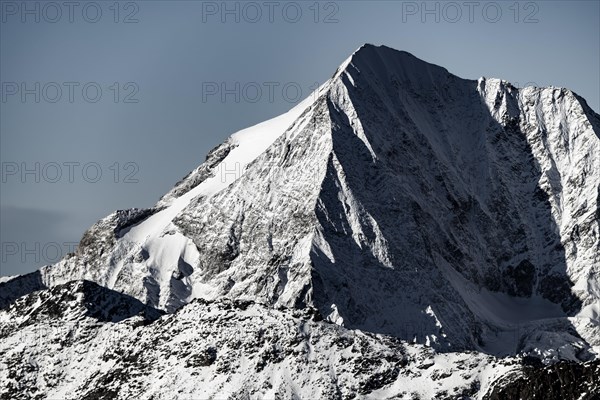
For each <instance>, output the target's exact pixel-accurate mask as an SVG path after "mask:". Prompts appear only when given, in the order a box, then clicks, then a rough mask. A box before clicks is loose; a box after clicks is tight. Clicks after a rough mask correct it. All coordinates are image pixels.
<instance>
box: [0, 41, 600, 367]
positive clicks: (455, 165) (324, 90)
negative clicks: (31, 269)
mask: <svg viewBox="0 0 600 400" xmlns="http://www.w3.org/2000/svg"><path fill="white" fill-rule="evenodd" d="M598 121H599V118H598V116H597V115H596V114H594V113H593V112H592V111H591V110H590V109H589V108H588V107H587V106H585V105H584V103H582V102H581V101H580V100H579V98H578V97H577V96H576V95H574V94H573V93H571V92H568V91H564V90H562V89H557V88H525V89H521V90H517V89H516V88H514V87H512V86H511V85H510V84H508V83H506V82H504V81H501V80H497V79H484V78H482V79H479V80H477V81H476V80H466V79H462V78H459V77H457V76H455V75H452V74H451V73H449V72H448V71H447V70H446V69H444V68H442V67H439V66H436V65H433V64H429V63H427V62H425V61H422V60H419V59H418V58H416V57H414V56H412V55H411V54H409V53H406V52H401V51H396V50H394V49H391V48H388V47H385V46H373V45H364V46H362V47H361V48H360V49H358V50H357V51H356V52H354V53H353V54H352V55H351V56H350V57H349V58H348V59H347V60H346V61H345V62H344V63H343V64H342V65H341V66H340V68H339V69H338V71H337V72H336V74H334V76H333V77H332V78H331V79H330V80H329V81H327V82H326V83H324V84H323V85H322V86H321V88H319V89H318V90H317V92H316V93H314V94H313V95H311V96H309V98H307V99H306V100H305V101H303V102H301V103H300V104H298V105H297V106H296V107H294V108H293V109H292V110H290V111H289V112H288V113H286V114H283V115H281V116H279V117H276V118H274V119H271V120H269V121H266V122H263V123H261V124H258V125H255V126H253V127H251V128H248V129H244V130H242V131H240V132H237V133H236V134H234V135H232V136H231V137H230V138H229V139H228V140H226V141H225V142H224V143H223V144H222V145H220V146H218V147H217V148H215V149H214V150H213V151H211V152H210V153H209V155H208V156H207V159H206V162H205V163H203V164H202V165H200V166H199V167H198V168H196V169H195V170H194V171H192V172H191V173H190V174H188V175H187V176H186V177H185V178H184V179H183V180H181V181H180V182H179V183H177V184H176V186H175V187H174V188H173V189H172V190H171V191H170V192H169V193H167V194H166V195H165V196H163V197H162V198H161V200H160V201H159V202H158V203H157V205H156V206H155V207H153V208H152V209H149V210H130V211H120V212H117V213H115V214H113V215H111V216H109V217H107V218H105V219H103V220H101V221H99V222H98V223H97V224H96V225H95V226H93V227H92V228H90V230H89V231H88V232H87V233H86V234H85V235H84V238H83V239H82V242H81V245H80V248H79V249H78V252H77V253H76V254H74V255H70V256H68V257H67V258H65V259H64V260H62V261H61V262H59V263H57V264H56V265H53V266H49V267H44V268H43V269H42V270H41V271H40V273H39V277H38V278H39V280H41V286H47V287H52V286H54V285H56V284H60V283H64V282H67V281H69V280H73V279H87V280H91V281H94V282H97V283H98V284H100V285H103V286H106V287H108V288H111V289H114V290H117V291H120V292H123V293H126V294H128V295H131V296H133V297H135V298H137V299H139V300H140V301H142V302H144V303H146V304H148V305H150V306H152V307H158V308H161V309H164V310H167V311H169V312H172V311H175V310H177V309H179V308H181V307H182V306H184V305H185V304H187V303H189V302H190V301H191V300H193V299H196V298H204V299H209V300H216V299H221V298H234V299H243V300H252V301H258V302H260V303H263V304H270V305H273V306H285V307H296V308H302V307H305V306H309V307H315V308H317V309H318V310H319V311H320V312H321V314H322V315H323V316H324V317H325V318H327V319H328V320H331V321H336V322H339V323H343V324H344V326H346V327H348V328H358V329H362V330H366V331H371V332H376V333H385V334H391V335H394V336H396V337H398V338H401V339H404V340H408V341H414V342H417V343H422V344H426V345H429V346H432V347H435V348H437V349H440V350H444V351H448V350H456V349H477V350H480V351H485V352H488V353H491V354H516V353H519V352H523V351H526V352H529V353H536V352H537V353H536V354H537V355H540V354H541V355H540V356H541V357H542V358H544V357H546V358H549V359H551V358H553V357H554V358H567V359H574V360H575V359H587V358H589V357H591V352H592V351H593V349H598V346H600V342H599V341H598V339H597V338H598V337H599V336H598V335H597V333H598V329H599V328H598V321H597V315H598V312H600V305H599V298H600V296H599V295H598V293H600V290H599V289H598V287H599V286H598V282H597V278H594V277H596V276H598V275H597V273H598V271H597V270H598V265H600V262H599V261H600V260H599V253H600V252H599V251H598V238H599V236H600V235H599V222H598V204H599V197H598V187H599V185H600V174H599V173H598V171H600V158H599V157H600V156H599V155H600V148H599V146H600V144H599V142H600V139H599V126H600V124H599V123H598ZM32 279H33V278H32ZM15 282H17V281H15ZM36 282H37V281H32V282H23V279H21V281H20V283H19V287H21V288H27V287H35V286H36V285H37V283H36ZM3 285H4V286H5V287H7V288H8V287H9V286H11V285H12V284H11V283H10V281H9V282H7V283H3ZM13 286H14V285H13ZM39 286H40V285H38V287H39ZM11 292H14V293H22V290H16V289H14V288H13V289H11ZM514 310H519V312H517V313H515V312H514ZM557 349H558V350H557Z"/></svg>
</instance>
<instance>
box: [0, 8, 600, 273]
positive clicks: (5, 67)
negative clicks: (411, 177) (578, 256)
mask: <svg viewBox="0 0 600 400" xmlns="http://www.w3.org/2000/svg"><path fill="white" fill-rule="evenodd" d="M77 4H78V5H77V6H73V8H72V9H69V8H68V7H66V6H64V4H63V2H36V1H27V2H23V1H5V0H2V1H1V2H0V5H1V8H0V81H1V83H2V93H1V95H2V99H1V102H0V160H1V162H2V181H1V182H0V205H1V209H0V222H1V223H0V234H1V238H0V242H1V243H2V260H1V264H0V274H1V275H14V274H21V273H26V272H29V271H32V270H34V269H36V268H37V267H39V266H40V265H42V264H45V263H51V262H53V261H55V260H56V259H57V258H58V255H57V253H60V252H62V253H64V252H66V251H68V250H69V249H70V248H71V247H72V244H73V243H75V242H77V241H79V239H80V237H81V234H82V233H83V231H84V230H85V229H86V228H88V227H89V226H90V225H91V224H93V223H94V222H95V221H97V220H98V219H100V218H102V217H104V216H106V215H108V214H109V213H110V212H112V211H114V210H116V209H125V208H130V207H149V206H152V205H153V204H154V203H155V202H156V201H157V200H158V198H159V197H160V196H161V195H162V194H164V193H165V192H166V191H168V190H169V189H170V188H171V187H172V186H173V184H174V183H175V182H177V181H178V180H179V179H180V178H181V177H183V176H184V175H185V174H187V172H189V171H190V170H191V169H193V168H194V167H196V166H197V165H198V164H200V163H201V162H202V161H203V160H204V158H205V155H206V153H207V152H208V151H209V150H210V149H211V148H213V147H214V146H215V145H217V144H219V143H220V142H222V141H223V140H224V139H225V138H226V137H227V136H228V135H230V134H231V133H233V132H235V131H236V130H239V129H241V128H244V127H247V126H250V125H253V124H256V123H258V122H261V121H263V120H265V119H268V118H270V117H273V116H275V115H278V114H280V113H282V112H285V111H286V110H287V109H289V108H291V107H292V106H293V105H294V104H296V103H297V102H298V101H299V100H300V99H301V97H303V96H307V95H308V94H309V93H310V90H311V88H314V87H315V85H316V84H317V83H322V82H324V81H325V80H327V79H328V78H329V77H330V76H331V75H332V74H333V73H334V71H335V69H336V68H337V66H338V65H339V64H340V63H341V62H342V61H343V60H344V59H345V58H346V57H348V55H349V54H350V53H352V52H353V51H354V50H355V49H356V48H358V47H360V46H361V45H362V44H363V43H366V42H368V43H373V44H385V45H387V46H390V47H394V48H396V49H400V50H406V51H409V52H411V53H413V54H414V55H416V56H417V57H419V58H422V59H424V60H426V61H429V62H432V63H435V64H438V65H441V66H444V67H445V68H447V69H448V70H449V71H450V72H452V73H454V74H456V75H458V76H461V77H464V78H473V79H476V78H478V77H480V76H486V77H498V78H502V79H506V80H509V81H511V82H513V83H514V84H515V85H517V86H524V85H526V84H535V85H537V86H549V85H554V86H564V87H568V88H570V89H572V90H574V91H575V92H577V93H578V94H580V95H581V96H583V97H584V98H586V99H587V101H588V103H589V105H590V106H591V107H592V108H593V109H594V110H595V111H596V112H598V110H599V109H600V72H599V71H600V50H599V49H600V28H599V26H600V6H599V4H600V3H599V2H598V1H581V2H578V1H564V2H562V1H541V2H527V1H523V2H513V1H508V2H472V3H468V2H421V1H418V2H406V1H380V2H378V1H344V2H341V1H339V2H328V1H322V2H314V1H306V2H304V1H298V2H272V3H265V2H262V1H260V2H225V3H224V2H202V1H137V2H135V1H134V2H121V3H118V6H115V3H114V2H113V1H96V2H78V3H77ZM223 89H224V90H223ZM236 94H237V98H236ZM36 97H37V98H36ZM28 171H29V172H28Z"/></svg>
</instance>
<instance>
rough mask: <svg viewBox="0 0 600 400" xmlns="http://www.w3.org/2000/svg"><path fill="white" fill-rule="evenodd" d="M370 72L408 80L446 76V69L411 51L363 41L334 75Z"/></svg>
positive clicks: (385, 77) (382, 76)
mask: <svg viewBox="0 0 600 400" xmlns="http://www.w3.org/2000/svg"><path fill="white" fill-rule="evenodd" d="M357 70H358V71H360V72H367V71H368V72H370V74H372V75H375V76H377V77H378V78H379V79H381V80H384V81H385V80H386V79H387V78H389V77H390V76H392V75H394V76H399V77H402V78H404V79H408V80H423V79H425V80H429V79H431V77H433V76H440V75H441V76H447V75H448V70H446V69H445V68H443V67H440V66H438V65H435V64H431V63H428V62H426V61H423V60H421V59H419V58H417V57H415V56H414V55H412V54H411V53H409V52H407V51H402V50H396V49H394V48H391V47H388V46H385V45H374V44H371V43H365V44H364V45H362V46H361V47H359V48H358V49H357V50H356V51H354V53H352V54H351V55H350V57H348V58H347V59H346V60H345V61H344V62H343V63H342V64H341V65H340V67H339V68H338V70H337V73H336V75H337V76H339V75H341V74H342V73H343V72H348V73H352V71H357Z"/></svg>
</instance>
